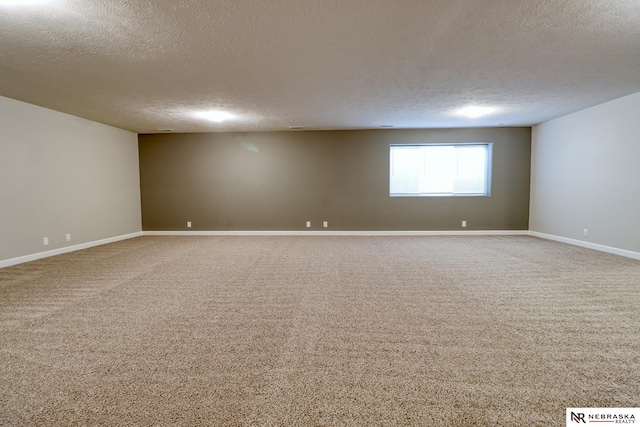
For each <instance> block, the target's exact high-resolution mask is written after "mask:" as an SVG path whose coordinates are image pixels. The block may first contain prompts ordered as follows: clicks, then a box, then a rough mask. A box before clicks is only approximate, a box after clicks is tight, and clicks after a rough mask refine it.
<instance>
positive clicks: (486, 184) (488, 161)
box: [389, 142, 493, 197]
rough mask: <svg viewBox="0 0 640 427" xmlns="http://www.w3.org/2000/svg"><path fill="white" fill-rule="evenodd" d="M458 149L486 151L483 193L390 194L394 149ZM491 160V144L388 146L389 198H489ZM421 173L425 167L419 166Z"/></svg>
mask: <svg viewBox="0 0 640 427" xmlns="http://www.w3.org/2000/svg"><path fill="white" fill-rule="evenodd" d="M437 146H448V147H460V146H482V147H485V149H486V156H485V161H486V164H485V177H484V179H485V181H484V187H485V191H484V192H480V193H476V192H469V193H464V192H437V193H420V192H391V190H392V180H393V177H394V170H393V168H394V157H393V156H394V151H393V149H394V147H416V148H418V147H437ZM492 158H493V143H491V142H451V143H420V144H390V145H389V196H390V197H489V196H491V175H492ZM420 168H421V173H424V168H426V166H420Z"/></svg>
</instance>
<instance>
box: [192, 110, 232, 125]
mask: <svg viewBox="0 0 640 427" xmlns="http://www.w3.org/2000/svg"><path fill="white" fill-rule="evenodd" d="M196 116H197V117H200V118H201V119H207V120H211V121H212V122H218V123H219V122H224V121H227V120H231V119H235V117H236V116H235V115H233V114H231V113H228V112H226V111H221V110H212V111H200V112H198V113H196Z"/></svg>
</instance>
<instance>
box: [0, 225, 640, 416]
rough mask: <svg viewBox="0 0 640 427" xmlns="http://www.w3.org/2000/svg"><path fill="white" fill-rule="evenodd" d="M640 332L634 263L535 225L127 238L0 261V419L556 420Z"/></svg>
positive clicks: (620, 383) (596, 386) (604, 378)
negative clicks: (531, 233)
mask: <svg viewBox="0 0 640 427" xmlns="http://www.w3.org/2000/svg"><path fill="white" fill-rule="evenodd" d="M639 331H640V262H639V261H636V260H632V259H627V258H623V257H618V256H615V255H609V254H604V253H600V252H595V251H591V250H587V249H583V248H578V247H573V246H568V245H564V244H560V243H556V242H550V241H545V240H541V239H537V238H533V237H516V236H505V237H493V236H479V237H466V236H464V237H449V236H446V237H445V236H443V237H346V236H345V237H342V236H340V237H329V236H317V237H310V236H270V237H266V236H254V237H248V236H246V237H244V236H243V237H191V236H189V237H150V236H147V237H140V238H135V239H131V240H126V241H122V242H118V243H113V244H109V245H104V246H99V247H95V248H92V249H88V250H84V251H79V252H74V253H69V254H65V255H61V256H57V257H52V258H47V259H43V260H39V261H35V262H31V263H27V264H21V265H17V266H13V267H8V268H4V269H0V425H3V426H76V425H87V426H92V425H105V426H130V425H139V426H173V425H177V426H522V425H526V426H564V425H565V408H567V407H638V406H640V337H639V334H638V332H639Z"/></svg>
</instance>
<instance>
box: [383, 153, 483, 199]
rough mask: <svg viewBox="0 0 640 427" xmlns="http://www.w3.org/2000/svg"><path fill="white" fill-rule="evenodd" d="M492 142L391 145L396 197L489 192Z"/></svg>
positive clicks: (391, 175) (391, 181)
mask: <svg viewBox="0 0 640 427" xmlns="http://www.w3.org/2000/svg"><path fill="white" fill-rule="evenodd" d="M490 160H491V144H490V143H472V144H422V145H391V148H390V173H389V193H390V195H392V196H459V195H469V196H485V195H488V194H489V185H490V179H489V177H490V172H491V171H490V165H491V162H490Z"/></svg>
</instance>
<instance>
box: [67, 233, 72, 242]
mask: <svg viewBox="0 0 640 427" xmlns="http://www.w3.org/2000/svg"><path fill="white" fill-rule="evenodd" d="M66 239H67V242H70V241H71V234H67V236H66Z"/></svg>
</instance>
